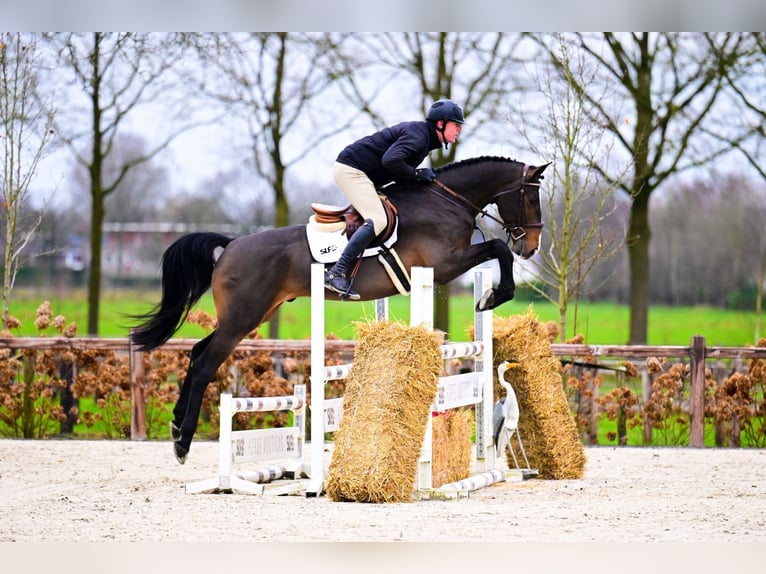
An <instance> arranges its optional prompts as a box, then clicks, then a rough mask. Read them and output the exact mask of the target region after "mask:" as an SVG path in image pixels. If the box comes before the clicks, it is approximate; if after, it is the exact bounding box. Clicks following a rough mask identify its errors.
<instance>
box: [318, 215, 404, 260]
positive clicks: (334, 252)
mask: <svg viewBox="0 0 766 574" xmlns="http://www.w3.org/2000/svg"><path fill="white" fill-rule="evenodd" d="M344 228H345V225H344V224H342V223H340V224H327V225H324V224H319V223H317V222H316V221H315V220H314V216H313V215H312V216H311V217H310V218H309V222H308V224H306V239H308V242H309V250H310V251H311V256H312V257H313V258H314V260H315V261H317V262H319V263H335V262H336V261H337V260H338V258H339V257H340V254H341V253H343V248H344V247H346V244H347V243H348V239H347V238H346V236H345V235H343V233H342V232H343V229H344ZM398 230H399V221H398V220H397V222H396V225H395V226H394V232H393V233H392V234H391V237H389V238H388V240H387V241H386V242H385V246H386V247H391V246H392V245H393V244H394V243H396V239H397V231H398ZM377 254H378V248H377V247H370V248H368V249H365V250H364V253H363V254H362V257H372V256H375V255H377Z"/></svg>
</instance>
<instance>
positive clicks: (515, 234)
mask: <svg viewBox="0 0 766 574" xmlns="http://www.w3.org/2000/svg"><path fill="white" fill-rule="evenodd" d="M528 172H529V166H528V165H527V164H524V168H523V171H522V175H521V181H522V183H521V185H520V186H519V187H515V188H513V189H505V190H503V191H499V192H497V193H496V194H495V195H493V196H492V197H491V198H490V200H489V201H488V202H487V203H488V204H489V203H495V204H496V203H497V199H498V198H499V197H502V196H503V195H506V194H509V193H515V192H517V191H521V193H519V209H517V210H516V223H515V225H514V226H513V227H511V226H510V225H509V224H507V223H506V222H505V221H503V220H502V219H500V218H497V217H495V216H494V215H492V214H491V213H489V212H488V211H487V210H486V209H483V208H481V207H479V206H478V205H476V204H475V203H473V202H472V201H469V200H468V199H466V198H465V197H463V196H462V195H459V194H458V193H457V192H456V191H455V190H453V189H451V188H450V187H449V186H447V185H445V184H444V183H442V182H441V181H439V180H438V179H434V181H433V182H434V183H435V184H436V185H437V186H439V187H440V188H441V189H442V190H444V191H446V192H447V193H448V194H449V195H450V196H452V197H453V198H456V199H458V200H459V201H461V202H463V204H464V205H460V204H459V203H458V202H455V201H453V200H452V199H451V198H448V197H445V199H447V200H448V201H451V202H452V203H453V204H455V205H457V206H459V207H461V208H464V206H465V205H467V206H469V207H470V208H472V209H473V210H475V211H476V212H477V214H480V215H481V216H482V217H488V218H489V219H491V220H493V221H495V222H496V223H499V224H500V225H501V226H502V228H503V230H504V231H505V233H506V234H507V235H508V237H509V238H510V239H511V240H512V241H513V242H514V243H515V242H516V241H519V240H520V239H523V238H524V237H525V236H526V234H527V229H530V228H531V229H541V228H542V227H543V225H544V224H543V222H542V221H540V222H538V223H526V221H524V194H525V193H526V192H527V187H528V186H534V187H537V188H539V187H540V183H539V182H533V181H527V175H528ZM428 189H430V190H431V191H433V192H434V193H437V192H436V190H434V189H433V188H432V187H431V186H428ZM441 197H444V196H441Z"/></svg>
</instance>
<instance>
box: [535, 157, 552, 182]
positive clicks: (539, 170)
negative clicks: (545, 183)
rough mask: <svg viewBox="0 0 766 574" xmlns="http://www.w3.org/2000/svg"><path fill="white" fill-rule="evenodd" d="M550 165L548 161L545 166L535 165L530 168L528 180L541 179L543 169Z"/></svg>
mask: <svg viewBox="0 0 766 574" xmlns="http://www.w3.org/2000/svg"><path fill="white" fill-rule="evenodd" d="M551 163H552V162H550V161H549V162H548V163H546V164H545V165H535V166H532V170H531V172H532V173H530V174H529V179H531V180H537V179H542V177H543V172H544V171H545V168H546V167H548V166H549V165H551Z"/></svg>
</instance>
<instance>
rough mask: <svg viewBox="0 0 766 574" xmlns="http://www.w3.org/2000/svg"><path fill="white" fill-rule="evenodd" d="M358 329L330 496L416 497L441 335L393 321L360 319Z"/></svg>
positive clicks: (355, 498)
mask: <svg viewBox="0 0 766 574" xmlns="http://www.w3.org/2000/svg"><path fill="white" fill-rule="evenodd" d="M358 331H359V338H358V343H357V348H356V352H355V353H354V366H353V367H352V369H351V373H350V376H349V380H348V384H347V386H346V392H345V395H344V396H345V398H344V404H343V418H342V419H341V423H340V428H339V429H338V431H337V432H336V433H335V449H334V451H333V455H332V459H331V461H330V468H329V473H328V478H327V488H326V492H327V496H328V497H329V498H330V499H331V500H335V501H355V502H409V501H411V500H412V493H413V491H414V488H415V478H416V474H417V468H418V458H419V457H420V450H421V447H422V445H423V438H424V436H425V430H426V424H427V422H428V417H429V416H430V415H431V404H432V403H433V401H434V397H435V396H436V388H437V385H438V381H439V374H440V372H441V368H442V358H441V350H440V348H439V345H440V344H441V339H442V336H441V334H440V333H438V332H435V331H431V330H429V329H426V328H425V327H423V326H418V327H409V326H406V325H403V324H401V323H398V322H391V321H380V322H371V323H359V324H358Z"/></svg>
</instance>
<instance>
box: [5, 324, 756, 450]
mask: <svg viewBox="0 0 766 574" xmlns="http://www.w3.org/2000/svg"><path fill="white" fill-rule="evenodd" d="M197 341H198V339H171V340H170V341H168V342H167V343H166V344H165V345H163V346H162V347H161V349H162V350H163V351H190V350H191V348H192V346H193V345H194V344H195V343H196V342H197ZM355 347H356V341H353V340H327V341H326V343H325V350H326V351H327V352H331V353H335V352H339V353H347V354H350V355H351V354H353V351H354V349H355ZM10 348H12V349H34V350H38V351H44V350H62V351H63V350H73V351H78V350H79V351H85V350H103V351H118V352H124V353H129V354H130V389H131V438H132V439H133V440H143V439H145V438H146V419H145V403H144V394H143V389H144V383H145V373H144V372H143V360H142V359H143V354H142V353H141V352H140V351H137V350H136V349H135V348H134V347H133V346H132V345H131V344H130V341H129V340H128V339H127V338H87V337H73V338H67V337H17V338H0V349H10ZM236 350H237V351H252V352H256V351H268V352H270V353H275V354H276V353H293V352H299V353H300V352H305V353H309V352H310V351H311V341H310V340H281V339H245V340H243V341H241V342H240V343H239V345H238V346H237V348H236ZM551 351H552V353H553V354H554V355H555V356H557V357H559V358H567V359H573V358H576V357H589V358H595V360H596V361H598V360H599V359H602V360H605V359H625V360H635V359H647V358H649V357H666V358H675V359H681V360H684V361H688V363H689V365H690V371H691V375H690V404H689V412H690V431H689V446H692V447H703V446H704V422H705V417H704V415H705V364H706V361H708V360H717V359H745V360H747V359H766V348H764V347H719V346H710V347H708V346H707V345H706V344H705V338H704V337H703V336H701V335H696V336H694V337H692V339H691V341H690V344H689V346H681V345H679V346H659V347H657V346H649V345H583V344H577V345H571V344H557V343H554V344H551Z"/></svg>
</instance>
